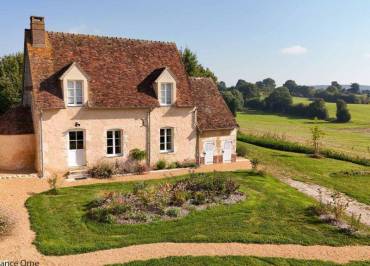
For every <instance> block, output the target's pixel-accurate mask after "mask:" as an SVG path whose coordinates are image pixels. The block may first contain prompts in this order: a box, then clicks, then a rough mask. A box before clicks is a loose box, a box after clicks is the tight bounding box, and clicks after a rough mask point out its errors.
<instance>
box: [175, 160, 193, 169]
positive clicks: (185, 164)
mask: <svg viewBox="0 0 370 266" xmlns="http://www.w3.org/2000/svg"><path fill="white" fill-rule="evenodd" d="M182 167H183V168H195V167H197V164H196V163H195V162H193V161H184V162H182V163H180V166H179V167H178V168H182Z"/></svg>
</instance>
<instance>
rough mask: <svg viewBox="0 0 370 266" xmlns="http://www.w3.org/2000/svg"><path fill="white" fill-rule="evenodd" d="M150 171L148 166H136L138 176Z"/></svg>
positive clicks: (140, 164) (139, 164)
mask: <svg viewBox="0 0 370 266" xmlns="http://www.w3.org/2000/svg"><path fill="white" fill-rule="evenodd" d="M147 171H148V166H147V165H146V164H142V163H138V164H137V165H136V169H135V172H136V173H138V174H143V173H145V172H147Z"/></svg>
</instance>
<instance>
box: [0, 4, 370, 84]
mask: <svg viewBox="0 0 370 266" xmlns="http://www.w3.org/2000/svg"><path fill="white" fill-rule="evenodd" d="M87 3H88V4H87ZM31 15H36V16H44V17H45V21H46V29H47V30H50V31H62V32H74V33H87V34H96V35H108V36H119V37H128V38H138V39H149V40H162V41H173V42H176V44H177V46H178V48H185V47H188V48H190V49H191V50H192V51H194V52H195V53H196V54H197V55H198V59H199V61H200V63H202V64H203V65H204V66H206V67H209V68H210V69H211V70H212V71H214V72H215V74H216V76H217V77H218V78H219V80H223V81H225V82H226V83H227V85H229V86H230V85H233V84H235V83H236V81H237V80H238V79H245V80H247V81H250V82H256V81H258V80H262V79H264V78H266V77H271V78H273V79H275V80H276V82H277V84H282V83H284V82H285V81H286V80H287V79H293V80H295V81H296V82H297V83H298V84H307V85H318V84H329V83H330V81H333V80H336V81H338V82H339V83H341V84H349V83H351V82H358V83H360V84H370V1H368V0H228V1H226V0H212V1H211V0H187V1H179V0H178V1H175V0H156V1H149V0H147V1H146V0H135V1H113V0H99V1H95V0H91V1H79V0H74V1H70V0H63V1H54V0H49V1H31V0H28V1H16V0H13V1H4V2H3V3H2V4H1V8H0V25H1V27H0V36H2V37H1V39H0V56H2V55H6V54H9V53H15V52H18V51H22V49H23V30H24V29H25V28H29V16H31Z"/></svg>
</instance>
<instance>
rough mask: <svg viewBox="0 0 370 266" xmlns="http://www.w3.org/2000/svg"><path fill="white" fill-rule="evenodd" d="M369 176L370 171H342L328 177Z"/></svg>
mask: <svg viewBox="0 0 370 266" xmlns="http://www.w3.org/2000/svg"><path fill="white" fill-rule="evenodd" d="M367 175H370V170H354V169H351V170H343V171H339V172H334V173H331V174H330V176H333V177H335V176H367Z"/></svg>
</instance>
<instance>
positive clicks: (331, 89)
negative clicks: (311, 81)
mask: <svg viewBox="0 0 370 266" xmlns="http://www.w3.org/2000/svg"><path fill="white" fill-rule="evenodd" d="M326 91H327V92H329V93H331V94H337V93H339V90H338V87H336V86H333V85H331V86H329V87H327V88H326Z"/></svg>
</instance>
